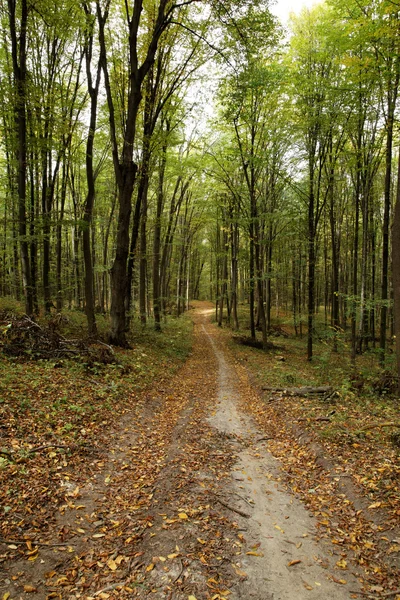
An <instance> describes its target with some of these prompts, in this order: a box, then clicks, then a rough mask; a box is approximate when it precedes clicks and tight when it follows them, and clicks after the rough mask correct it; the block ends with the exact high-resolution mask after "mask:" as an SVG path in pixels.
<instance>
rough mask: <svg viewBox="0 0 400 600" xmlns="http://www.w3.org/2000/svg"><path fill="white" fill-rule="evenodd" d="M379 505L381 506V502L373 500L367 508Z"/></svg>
mask: <svg viewBox="0 0 400 600" xmlns="http://www.w3.org/2000/svg"><path fill="white" fill-rule="evenodd" d="M380 506H382V502H373V503H372V504H370V505H369V506H368V508H379V507H380Z"/></svg>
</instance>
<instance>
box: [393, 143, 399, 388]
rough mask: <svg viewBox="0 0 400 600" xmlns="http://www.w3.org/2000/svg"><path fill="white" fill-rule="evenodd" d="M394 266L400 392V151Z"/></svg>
mask: <svg viewBox="0 0 400 600" xmlns="http://www.w3.org/2000/svg"><path fill="white" fill-rule="evenodd" d="M392 267H393V269H392V270H393V297H394V328H395V335H396V359H397V382H398V391H399V393H400V152H399V158H398V171H397V193H396V204H395V210H394V219H393V227H392Z"/></svg>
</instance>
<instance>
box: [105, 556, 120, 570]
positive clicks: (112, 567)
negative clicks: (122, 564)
mask: <svg viewBox="0 0 400 600" xmlns="http://www.w3.org/2000/svg"><path fill="white" fill-rule="evenodd" d="M107 567H108V568H109V569H110V570H111V571H116V570H117V569H118V565H117V563H116V562H115V560H113V559H112V558H109V559H108V561H107Z"/></svg>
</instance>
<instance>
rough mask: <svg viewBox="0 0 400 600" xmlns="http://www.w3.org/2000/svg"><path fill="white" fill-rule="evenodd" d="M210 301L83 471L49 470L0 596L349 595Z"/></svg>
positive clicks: (182, 598)
mask: <svg viewBox="0 0 400 600" xmlns="http://www.w3.org/2000/svg"><path fill="white" fill-rule="evenodd" d="M209 306H210V305H206V304H199V305H198V306H197V308H196V310H195V311H194V313H193V320H194V327H195V344H194V348H193V352H192V354H191V356H190V358H189V359H188V360H187V362H186V364H185V365H184V367H183V368H182V369H181V370H180V371H179V373H178V374H177V375H176V376H174V377H173V378H171V379H168V378H167V377H166V379H165V381H164V382H163V383H162V384H161V386H162V387H161V386H160V387H159V388H158V389H156V390H152V391H151V392H149V393H148V394H147V395H146V396H144V397H143V398H142V399H141V402H139V403H138V404H137V405H136V406H135V407H134V409H133V410H132V412H131V413H130V414H127V415H124V417H123V420H122V421H121V423H120V428H119V429H118V430H116V431H112V432H110V437H111V438H112V439H113V444H112V451H111V453H110V454H109V455H108V456H94V457H92V459H91V460H92V462H91V470H90V471H91V477H90V478H85V480H82V478H81V477H80V474H79V473H72V474H71V476H70V478H69V479H68V480H66V481H61V482H60V485H62V486H64V488H65V498H66V503H65V505H64V506H63V507H61V508H60V510H59V513H58V514H57V515H55V517H54V530H53V534H54V535H53V538H52V539H46V540H45V541H46V542H47V543H48V544H49V545H48V546H45V545H38V544H36V543H35V540H31V541H29V540H14V541H12V540H7V541H4V540H2V546H1V547H2V555H3V558H4V562H3V564H2V566H1V568H2V569H3V572H0V597H2V598H7V599H8V598H9V599H17V598H26V597H30V598H33V599H38V600H44V599H47V598H61V599H64V598H65V599H69V600H75V599H78V598H84V599H91V598H132V597H138V598H146V597H148V596H149V597H151V598H159V599H171V600H175V599H176V600H188V598H189V599H190V600H193V598H195V599H197V600H203V599H204V600H205V599H212V600H218V599H219V600H223V599H224V598H225V599H228V598H229V599H230V600H236V599H254V600H293V599H294V598H296V599H299V600H303V599H308V598H318V599H321V600H325V599H326V600H330V599H331V600H341V599H347V598H358V597H359V594H360V592H361V587H360V583H359V582H360V581H361V580H363V579H365V574H364V573H363V571H362V570H361V567H360V565H359V564H357V563H354V565H355V566H352V562H351V555H350V554H349V553H348V551H347V550H346V555H344V552H343V548H342V547H341V546H340V545H337V544H336V545H335V544H332V543H331V540H330V539H329V538H328V537H325V538H324V537H321V536H320V535H319V532H318V530H317V528H316V519H315V517H314V514H313V513H311V512H310V510H309V508H308V507H307V506H305V505H304V503H302V502H301V501H300V499H299V498H298V497H297V495H296V493H294V492H293V491H292V490H291V489H290V487H289V485H288V484H287V483H285V475H284V473H283V472H282V471H281V468H280V464H279V462H278V461H277V460H276V459H275V458H274V457H273V456H272V454H271V453H270V452H269V450H268V445H269V439H268V436H271V435H273V433H272V434H271V433H268V434H267V433H266V432H265V430H264V429H261V428H260V426H259V425H257V424H256V422H255V421H254V420H253V417H252V415H251V410H250V409H251V405H252V402H253V401H254V395H255V392H254V390H253V389H252V386H251V385H250V384H249V381H248V379H247V376H246V374H245V373H244V371H243V370H239V371H238V370H237V366H236V365H235V364H234V361H233V360H232V358H230V356H229V354H228V353H226V352H225V351H224V350H223V344H222V341H221V339H220V336H219V333H218V328H217V327H215V326H214V325H212V324H211V323H210V313H211V312H212V309H210V308H209ZM332 493H333V488H332ZM341 500H342V502H347V500H346V498H345V497H344V496H343V497H342V498H341ZM37 518H39V515H38V516H37ZM36 541H37V540H36ZM13 542H14V543H13ZM52 544H53V545H52ZM54 544H56V545H54ZM383 591H385V590H383ZM387 591H388V590H387ZM7 594H9V596H8V595H7ZM370 597H371V598H373V597H376V598H378V597H380V596H379V595H376V596H374V595H373V594H372V595H370ZM392 597H395V594H394V593H392Z"/></svg>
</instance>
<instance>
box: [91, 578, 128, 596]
mask: <svg viewBox="0 0 400 600" xmlns="http://www.w3.org/2000/svg"><path fill="white" fill-rule="evenodd" d="M127 583H128V580H126V581H120V582H119V583H111V584H110V585H106V587H104V588H103V589H101V590H99V591H98V592H96V593H95V596H100V594H103V593H104V592H112V591H114V590H115V589H117V588H119V587H124V586H125V585H126V584H127Z"/></svg>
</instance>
